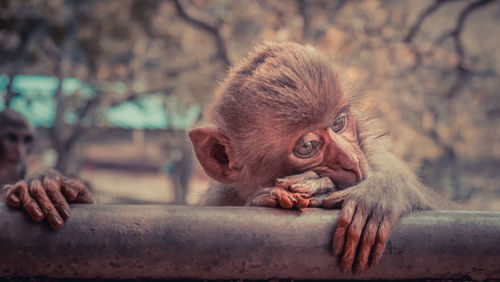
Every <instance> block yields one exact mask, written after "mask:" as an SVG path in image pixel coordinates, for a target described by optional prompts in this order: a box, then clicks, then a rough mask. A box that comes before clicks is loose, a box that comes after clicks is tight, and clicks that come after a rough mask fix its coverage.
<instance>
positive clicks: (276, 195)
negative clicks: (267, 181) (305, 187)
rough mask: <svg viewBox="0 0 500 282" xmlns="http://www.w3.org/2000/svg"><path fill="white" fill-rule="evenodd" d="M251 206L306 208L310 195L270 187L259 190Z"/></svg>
mask: <svg viewBox="0 0 500 282" xmlns="http://www.w3.org/2000/svg"><path fill="white" fill-rule="evenodd" d="M250 205H251V206H260V207H269V208H277V207H281V208H284V209H291V208H293V207H296V208H298V209H303V208H306V207H307V206H308V205H309V195H308V194H304V193H292V192H290V191H287V190H286V189H283V188H281V187H269V188H264V189H261V190H259V191H258V192H257V193H256V194H255V195H254V197H253V198H252V200H251V201H250Z"/></svg>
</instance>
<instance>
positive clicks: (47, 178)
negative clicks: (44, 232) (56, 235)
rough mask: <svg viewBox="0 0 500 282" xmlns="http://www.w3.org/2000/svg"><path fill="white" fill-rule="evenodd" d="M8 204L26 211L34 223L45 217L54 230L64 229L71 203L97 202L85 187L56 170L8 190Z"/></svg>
mask: <svg viewBox="0 0 500 282" xmlns="http://www.w3.org/2000/svg"><path fill="white" fill-rule="evenodd" d="M5 192H6V193H5V197H6V202H7V205H9V206H10V207H13V208H22V209H24V210H25V211H26V213H27V214H28V215H29V216H30V217H31V218H32V219H33V220H34V221H37V222H39V221H42V220H43V219H44V218H47V220H48V221H49V223H50V226H51V227H52V228H53V229H59V228H61V227H62V226H63V224H64V220H66V219H67V218H68V217H69V216H70V208H69V205H68V203H93V202H94V199H93V197H92V195H91V194H90V192H89V190H88V188H87V187H86V186H85V184H84V183H83V182H82V181H81V180H79V179H76V178H68V177H65V176H63V175H61V174H60V173H59V172H57V171H55V170H47V171H44V172H43V173H40V174H38V175H37V176H35V177H33V178H31V179H28V180H22V181H19V182H17V183H16V184H14V185H8V186H6V187H5Z"/></svg>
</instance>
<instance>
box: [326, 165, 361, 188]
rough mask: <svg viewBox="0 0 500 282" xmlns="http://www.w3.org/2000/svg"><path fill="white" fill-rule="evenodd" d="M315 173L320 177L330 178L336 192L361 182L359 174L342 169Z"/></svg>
mask: <svg viewBox="0 0 500 282" xmlns="http://www.w3.org/2000/svg"><path fill="white" fill-rule="evenodd" d="M317 173H318V175H320V177H328V178H330V179H331V180H332V182H333V183H334V184H335V188H337V190H343V189H346V188H349V187H351V186H354V185H356V184H358V183H359V182H361V180H362V178H363V176H362V175H361V172H358V171H355V170H350V169H343V168H338V169H335V170H330V169H329V170H328V171H319V172H317Z"/></svg>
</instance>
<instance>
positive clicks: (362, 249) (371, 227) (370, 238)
mask: <svg viewBox="0 0 500 282" xmlns="http://www.w3.org/2000/svg"><path fill="white" fill-rule="evenodd" d="M380 220H381V219H380V216H379V215H378V214H377V213H373V214H372V215H371V217H370V219H368V222H367V223H366V226H365V228H364V230H363V235H362V238H361V241H360V245H359V250H358V256H357V257H356V262H355V264H354V272H355V273H362V272H363V271H365V270H366V269H368V268H369V265H368V262H369V259H370V253H371V250H372V248H373V245H374V244H375V238H376V237H377V231H378V227H379V224H380Z"/></svg>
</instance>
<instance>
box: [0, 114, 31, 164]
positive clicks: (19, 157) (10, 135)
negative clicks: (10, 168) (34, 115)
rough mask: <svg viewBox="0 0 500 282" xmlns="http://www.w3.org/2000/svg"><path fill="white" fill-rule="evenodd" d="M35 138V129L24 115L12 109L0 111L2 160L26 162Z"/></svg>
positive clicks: (0, 155)
mask: <svg viewBox="0 0 500 282" xmlns="http://www.w3.org/2000/svg"><path fill="white" fill-rule="evenodd" d="M33 140H34V129H33V127H32V125H31V124H30V123H29V122H28V120H27V119H26V118H25V117H24V116H23V115H21V114H20V113H18V112H16V111H13V110H10V109H5V110H4V111H2V112H0V162H3V163H8V164H14V165H15V164H20V163H24V161H25V160H26V157H27V156H28V154H29V153H30V152H31V150H32V148H33Z"/></svg>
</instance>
